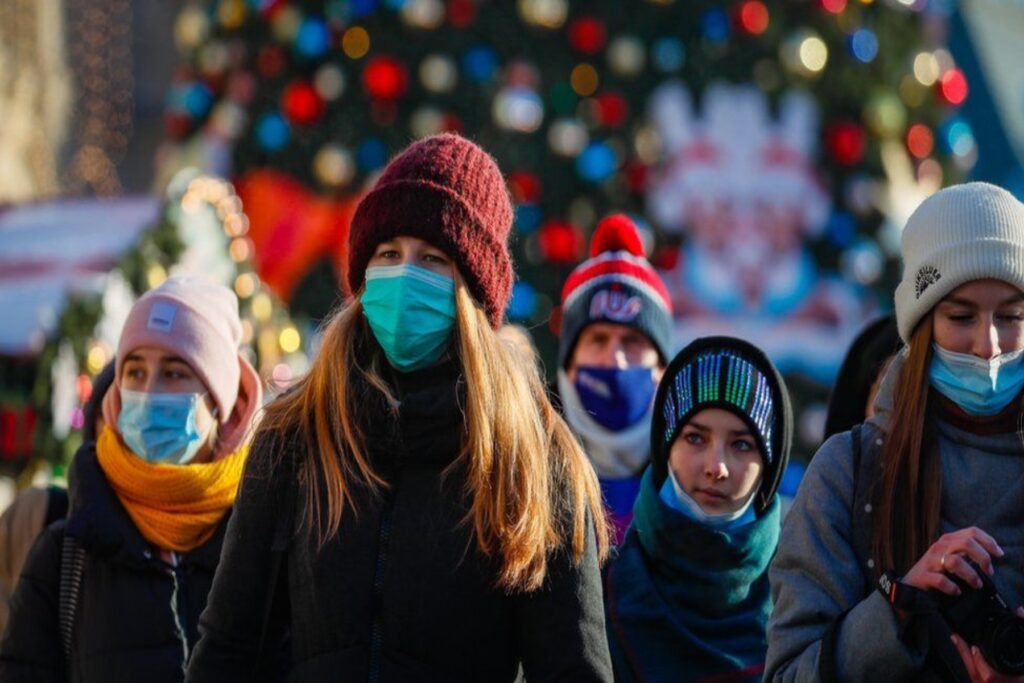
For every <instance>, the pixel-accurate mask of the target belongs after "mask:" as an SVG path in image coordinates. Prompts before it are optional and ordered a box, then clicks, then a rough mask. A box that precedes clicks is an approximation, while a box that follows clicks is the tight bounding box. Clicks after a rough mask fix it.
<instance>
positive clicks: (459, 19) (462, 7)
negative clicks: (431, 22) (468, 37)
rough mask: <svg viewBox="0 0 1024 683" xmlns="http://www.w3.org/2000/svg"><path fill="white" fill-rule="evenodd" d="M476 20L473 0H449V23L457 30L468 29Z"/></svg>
mask: <svg viewBox="0 0 1024 683" xmlns="http://www.w3.org/2000/svg"><path fill="white" fill-rule="evenodd" d="M475 19H476V5H474V4H473V0H448V23H450V24H451V25H452V26H454V27H455V28H466V27H467V26H469V25H470V24H472V23H473V21H474V20H475Z"/></svg>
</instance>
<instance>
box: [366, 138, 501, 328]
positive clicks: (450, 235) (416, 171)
mask: <svg viewBox="0 0 1024 683" xmlns="http://www.w3.org/2000/svg"><path fill="white" fill-rule="evenodd" d="M511 229H512V203H511V201H510V200H509V195H508V190H507V189H506V187H505V181H504V179H503V178H502V176H501V171H500V170H499V169H498V165H497V164H496V163H495V161H494V159H492V158H491V157H490V155H488V154H487V152H485V151H484V150H482V149H481V148H480V147H478V146H477V145H475V144H473V143H472V142H470V141H469V140H466V139H465V138H462V137H459V136H458V135H452V134H448V133H446V134H443V135H435V136H433V137H429V138H426V139H424V140H420V141H419V142H416V143H413V144H412V145H410V146H409V147H408V148H406V149H405V151H403V152H401V153H400V154H399V155H398V156H396V157H395V158H394V159H392V160H391V163H389V164H388V165H387V168H385V169H384V173H383V174H382V175H381V177H380V179H379V180H378V181H377V184H376V185H375V186H374V188H373V190H372V191H371V192H370V193H369V194H368V195H366V197H364V198H363V200H362V201H361V202H360V203H359V206H358V207H357V208H356V213H355V216H354V217H353V219H352V227H351V229H350V232H349V261H348V284H349V288H350V289H351V291H352V292H357V291H358V290H359V288H360V287H362V285H363V281H364V280H365V278H366V265H367V263H369V261H370V259H371V258H372V257H373V252H374V251H375V250H376V248H377V245H379V244H380V243H381V242H386V241H387V240H390V239H393V238H395V237H399V236H408V237H418V238H420V239H422V240H424V241H426V242H429V243H430V244H432V245H434V246H435V247H437V248H439V249H441V250H442V251H444V252H445V253H446V254H448V255H449V256H450V257H451V258H452V259H453V260H454V261H455V263H456V264H457V265H458V269H459V273H460V274H461V275H462V277H463V278H465V280H466V283H467V285H468V287H469V290H470V292H471V293H472V294H473V297H474V298H475V299H476V300H477V301H478V302H480V304H481V305H483V307H484V309H485V310H486V312H487V316H488V318H489V319H490V321H491V325H492V326H494V328H495V329H497V328H498V327H499V326H500V325H501V321H502V318H503V317H504V313H505V307H506V306H507V305H508V300H509V296H510V294H511V292H512V280H513V272H512V259H511V257H510V256H509V251H508V234H509V231H510V230H511Z"/></svg>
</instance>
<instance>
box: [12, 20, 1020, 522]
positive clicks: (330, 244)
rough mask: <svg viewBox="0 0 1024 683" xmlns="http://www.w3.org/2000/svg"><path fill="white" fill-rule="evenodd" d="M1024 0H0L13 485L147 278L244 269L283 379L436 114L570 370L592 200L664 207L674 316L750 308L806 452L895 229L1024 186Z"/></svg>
mask: <svg viewBox="0 0 1024 683" xmlns="http://www.w3.org/2000/svg"><path fill="white" fill-rule="evenodd" d="M1020 36H1024V3H1022V2H1020V1H1019V0H957V1H955V0H729V1H718V0H714V1H713V0H675V1H673V0H631V1H630V2H622V1H616V0H613V1H607V2H600V1H596V0H594V1H589V2H569V1H568V0H516V1H513V0H501V1H497V0H320V1H318V2H312V1H308V0H188V1H185V0H75V1H74V2H71V0H5V2H3V3H2V4H0V120H2V121H3V122H4V125H3V126H2V127H0V207H2V208H0V315H2V320H3V322H2V324H0V475H2V478H0V481H3V485H2V486H0V507H2V505H3V504H4V502H5V501H4V498H5V497H6V496H8V495H9V493H10V491H12V490H13V489H14V487H15V486H21V485H25V484H27V483H29V482H31V481H33V480H34V481H47V480H51V479H55V478H56V479H59V478H60V477H61V476H63V471H64V470H63V468H64V465H65V464H66V462H67V459H68V458H69V457H70V455H71V454H72V453H73V451H74V448H75V447H76V446H77V444H78V443H79V441H80V436H79V433H80V429H81V426H82V424H81V423H82V405H83V403H84V402H85V401H86V400H87V399H88V397H89V395H90V393H91V390H92V380H93V377H94V376H95V375H96V374H97V373H98V372H99V371H100V370H101V369H102V368H103V366H104V365H105V364H106V363H107V362H108V361H109V360H110V359H111V358H112V357H113V351H114V348H115V346H116V341H117V337H118V334H119V331H120V325H121V323H122V322H123V319H124V316H125V314H126V313H127V310H128V308H129V307H130V305H131V303H132V301H133V300H134V299H135V298H136V297H137V296H138V295H139V294H141V293H142V292H143V291H145V290H146V289H147V288H149V287H152V286H154V285H156V284H159V283H160V282H161V281H162V280H163V279H164V278H166V277H167V276H168V275H169V274H174V273H176V272H203V273H206V274H209V275H212V276H214V277H216V278H218V279H220V280H221V281H223V282H224V283H225V284H228V285H229V286H231V287H232V288H233V289H234V290H235V292H236V293H237V294H238V296H239V300H240V302H241V307H242V312H243V317H244V321H245V340H246V344H247V345H248V347H249V352H250V354H251V356H252V359H253V361H254V362H255V363H257V366H258V367H259V369H260V371H261V373H262V374H263V376H264V378H265V379H266V380H267V381H268V382H269V383H270V384H271V386H272V387H274V388H275V389H277V390H280V389H281V388H283V387H286V386H287V385H288V383H289V382H290V381H291V380H292V379H293V378H294V377H295V376H296V375H298V374H299V373H301V372H303V371H304V369H305V368H306V365H307V364H308V359H309V357H310V355H311V354H312V353H314V352H315V348H316V330H317V325H318V324H319V322H320V321H321V320H322V319H323V318H324V316H325V315H326V314H327V313H328V312H329V311H330V310H331V309H332V308H333V307H335V306H337V305H339V304H340V303H341V302H342V300H343V297H344V295H345V292H344V291H343V290H342V285H341V282H342V281H343V266H344V263H345V258H346V236H347V226H348V221H349V218H350V217H351V214H352V212H353V209H354V207H355V205H356V203H357V202H358V200H359V197H360V196H361V193H362V192H363V191H364V190H365V189H366V187H367V186H368V185H369V184H371V183H372V182H373V180H374V178H375V174H376V173H378V172H379V170H380V169H381V168H382V167H383V165H384V164H385V163H386V161H387V159H388V158H389V157H390V156H391V155H393V154H394V153H395V152H397V151H398V150H400V149H401V148H403V147H404V146H405V145H407V144H408V143H409V142H410V141H411V140H413V139H415V138H418V137H421V136H425V135H430V134H433V133H437V132H440V131H457V132H459V133H462V134H464V135H467V136H470V137H472V138H473V139H475V140H476V141H478V142H479V143H481V144H482V145H484V146H485V147H486V148H487V149H488V150H489V151H490V152H491V153H492V154H494V155H495V157H496V158H497V160H498V162H499V164H500V165H501V167H502V170H503V171H504V172H505V174H506V177H507V180H508V184H509V189H510V192H511V194H512V197H513V200H514V203H515V207H516V221H515V228H514V235H513V252H514V256H515V261H516V267H517V273H518V276H519V280H518V282H517V283H516V285H515V288H514V292H513V297H512V299H511V301H510V302H509V307H508V318H509V320H510V321H511V322H515V323H518V324H520V325H522V326H523V327H525V328H526V329H527V330H528V331H529V333H530V334H531V336H532V338H533V341H534V343H535V344H536V345H537V347H538V349H539V351H540V353H541V357H542V359H543V360H544V362H545V366H546V369H547V371H548V373H549V376H553V373H554V370H555V349H556V346H557V338H556V336H555V331H556V330H557V329H558V324H559V309H558V303H559V296H560V290H561V286H562V283H563V282H564V280H565V277H566V276H567V274H568V273H569V271H570V270H571V269H572V267H573V266H574V265H575V264H577V263H578V262H579V261H580V260H581V259H583V258H584V257H585V256H586V249H587V242H588V237H589V234H590V232H591V231H592V229H593V227H594V225H595V224H596V222H597V220H598V219H599V218H600V217H601V216H603V215H605V214H606V213H608V212H612V211H624V212H627V213H629V214H630V215H632V216H633V217H634V219H635V220H636V221H637V222H638V224H639V225H641V226H642V228H643V233H644V238H645V240H646V244H647V247H648V254H649V257H650V258H651V260H652V261H653V262H654V263H655V265H656V266H657V267H658V268H659V269H660V271H661V272H662V275H663V277H664V278H665V280H666V283H667V284H668V287H669V290H670V292H671V293H672V297H673V301H674V305H675V313H676V321H677V324H676V332H677V344H678V346H680V347H681V346H683V345H685V344H686V343H687V342H689V341H690V340H692V339H693V338H695V337H697V336H701V335H705V334H709V333H728V334H734V335H739V336H744V337H747V338H749V339H751V340H752V341H754V342H755V343H757V344H759V345H761V346H762V347H764V348H765V349H766V350H767V351H768V352H769V353H770V355H771V356H772V357H773V358H774V360H775V361H776V362H777V363H778V364H779V366H780V367H781V368H782V369H783V371H784V372H785V373H786V375H787V379H788V381H789V383H790V387H791V389H792V390H793V393H794V397H795V402H796V406H797V410H798V420H799V422H798V428H799V429H798V436H797V443H796V447H797V460H806V459H807V458H808V457H809V456H810V454H811V453H812V452H813V450H814V448H816V447H817V445H818V443H819V442H820V439H821V435H822V430H823V424H824V414H825V403H826V400H827V397H828V392H829V388H830V386H831V383H832V381H833V380H834V378H835V374H836V371H837V369H838V367H839V364H840V362H841V360H842V356H843V354H844V353H845V351H846V348H847V345H848V343H849V341H850V340H851V339H852V338H853V336H854V335H855V334H856V333H857V332H858V331H859V330H860V329H861V328H862V327H863V326H864V325H865V324H867V323H868V322H870V321H871V320H873V319H874V318H876V317H877V316H878V315H880V314H882V313H884V312H887V311H888V309H889V308H890V306H891V293H892V289H893V286H894V284H895V282H896V281H897V279H898V276H899V267H898V259H897V257H898V249H899V239H900V228H901V226H902V225H903V223H904V221H905V219H906V218H907V216H908V215H909V214H910V212H912V211H913V209H914V208H915V207H916V206H917V204H918V203H919V202H920V201H921V200H922V199H923V198H924V197H926V196H927V195H928V194H930V193H931V192H934V191H935V190H936V189H938V188H939V187H941V186H943V185H946V184H950V183H953V182H959V181H962V180H966V179H976V180H987V181H990V182H993V183H997V184H1000V185H1003V186H1004V187H1007V188H1008V189H1010V190H1011V191H1013V192H1014V193H1015V194H1017V196H1018V197H1022V198H1024V166H1022V161H1024V68H1022V67H1021V65H1022V64H1024V41H1021V40H1020Z"/></svg>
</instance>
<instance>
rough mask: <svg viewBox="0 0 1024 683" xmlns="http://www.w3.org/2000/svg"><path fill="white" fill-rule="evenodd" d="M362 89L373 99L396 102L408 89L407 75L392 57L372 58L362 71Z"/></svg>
mask: <svg viewBox="0 0 1024 683" xmlns="http://www.w3.org/2000/svg"><path fill="white" fill-rule="evenodd" d="M363 88H365V89H366V92H367V93H368V94H369V95H370V97H373V98H375V99H380V100H397V99H398V98H399V97H401V96H402V95H404V94H405V91H406V90H407V89H408V88H409V73H408V71H407V70H406V68H405V65H404V64H402V63H401V62H399V61H398V60H397V59H395V58H393V57H387V56H379V57H374V58H373V59H371V60H370V61H369V62H367V63H366V68H365V69H363Z"/></svg>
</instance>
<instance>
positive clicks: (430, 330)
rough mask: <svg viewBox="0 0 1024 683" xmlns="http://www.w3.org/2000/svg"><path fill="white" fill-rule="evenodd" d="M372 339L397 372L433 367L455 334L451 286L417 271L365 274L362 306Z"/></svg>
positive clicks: (449, 281) (392, 268) (402, 268)
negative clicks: (453, 331)
mask: <svg viewBox="0 0 1024 683" xmlns="http://www.w3.org/2000/svg"><path fill="white" fill-rule="evenodd" d="M360 301H361V303H362V305H363V312H364V313H365V314H366V320H367V322H369V323H370V329H371V330H373V336H374V337H376V338H377V342H378V343H379V344H380V346H381V348H382V349H384V355H385V356H387V358H388V362H389V363H391V365H392V366H393V367H394V368H395V369H396V370H399V371H401V372H412V371H413V370H419V369H421V368H425V367H427V366H428V365H431V364H433V363H435V362H436V361H437V360H438V359H439V358H440V357H441V356H442V355H444V352H445V351H446V350H447V349H448V345H449V343H450V342H451V337H452V330H453V329H454V328H455V280H453V279H452V278H450V277H446V276H444V275H438V274H437V273H432V272H430V271H429V270H425V269H423V268H419V267H417V266H413V265H409V264H403V265H400V266H375V267H373V268H367V269H366V289H365V291H364V292H363V296H362V299H361V300H360Z"/></svg>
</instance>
